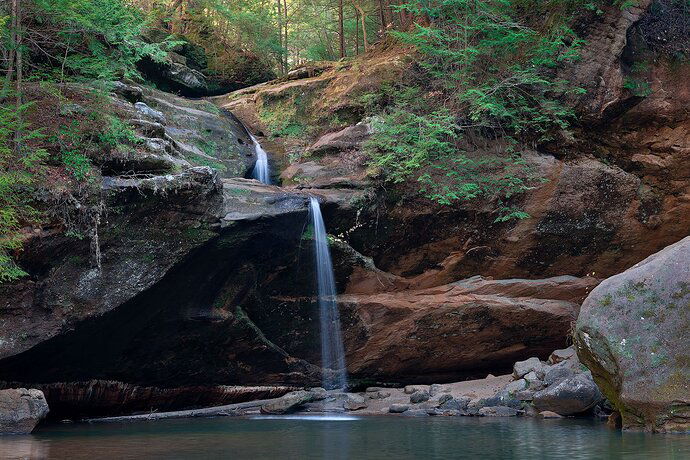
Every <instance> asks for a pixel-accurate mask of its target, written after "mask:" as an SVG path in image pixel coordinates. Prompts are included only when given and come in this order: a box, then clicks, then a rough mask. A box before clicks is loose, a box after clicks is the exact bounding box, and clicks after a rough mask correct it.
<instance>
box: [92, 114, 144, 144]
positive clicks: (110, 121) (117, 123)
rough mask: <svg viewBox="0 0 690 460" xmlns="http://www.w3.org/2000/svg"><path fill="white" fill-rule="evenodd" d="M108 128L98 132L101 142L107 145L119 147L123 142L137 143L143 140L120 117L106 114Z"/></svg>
mask: <svg viewBox="0 0 690 460" xmlns="http://www.w3.org/2000/svg"><path fill="white" fill-rule="evenodd" d="M106 119H107V125H106V128H105V129H104V130H103V131H101V132H100V133H99V134H98V140H99V142H100V143H101V144H102V145H104V146H107V147H117V146H119V145H122V144H130V145H136V144H141V143H142V142H143V140H142V139H141V138H139V137H137V135H136V133H135V132H134V129H132V127H131V126H130V125H129V124H127V123H125V122H124V121H122V120H121V119H120V118H117V117H113V116H111V115H107V116H106Z"/></svg>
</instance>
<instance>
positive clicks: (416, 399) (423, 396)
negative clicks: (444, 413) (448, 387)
mask: <svg viewBox="0 0 690 460" xmlns="http://www.w3.org/2000/svg"><path fill="white" fill-rule="evenodd" d="M430 397H431V396H430V395H429V392H428V391H416V392H414V393H413V394H412V396H410V402H411V403H412V404H419V403H421V402H424V401H428V400H429V398H430Z"/></svg>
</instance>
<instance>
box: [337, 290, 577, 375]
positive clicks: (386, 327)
mask: <svg viewBox="0 0 690 460" xmlns="http://www.w3.org/2000/svg"><path fill="white" fill-rule="evenodd" d="M523 282H524V283H525V284H526V285H529V284H530V283H531V282H532V281H528V280H523ZM569 282H570V283H571V284H572V283H573V280H569ZM486 283H487V286H488V285H489V284H490V282H489V281H487V282H486ZM583 283H584V284H586V283H587V281H584V282H583ZM496 284H497V285H500V284H501V282H500V281H499V282H496ZM505 284H507V285H508V286H509V288H508V289H507V290H508V291H510V290H511V289H514V288H515V283H505ZM486 289H489V288H488V287H486ZM563 289H564V290H568V289H567V287H564V288H563ZM500 292H501V289H500V287H498V286H494V288H493V293H492V294H490V295H478V294H468V293H466V292H465V291H464V290H463V288H462V287H458V286H454V285H449V286H443V287H439V288H431V289H427V290H420V291H401V292H392V293H381V294H374V295H345V296H341V297H340V298H339V301H340V305H341V311H343V314H344V316H345V317H346V319H345V320H344V326H345V341H346V353H347V362H348V370H349V372H350V373H351V374H354V375H355V376H367V377H375V378H382V379H397V380H418V381H419V380H421V381H424V380H426V381H434V380H435V381H439V380H442V379H446V380H448V379H452V378H453V377H459V376H462V375H467V374H468V373H473V372H476V371H477V370H478V369H481V368H492V369H498V368H501V366H503V367H506V368H508V367H510V366H511V365H512V363H513V362H515V361H516V360H518V359H524V358H527V357H529V356H532V355H537V356H544V357H546V356H548V354H549V353H550V352H551V351H552V350H553V349H554V348H560V347H562V346H564V345H565V343H566V338H567V336H568V331H569V329H570V327H571V326H570V325H571V323H572V322H573V321H574V319H575V318H576V316H577V311H578V304H577V303H574V302H568V301H565V300H553V299H543V298H530V297H509V296H505V295H503V296H502V295H501V294H500ZM561 295H562V294H561ZM556 296H558V294H556Z"/></svg>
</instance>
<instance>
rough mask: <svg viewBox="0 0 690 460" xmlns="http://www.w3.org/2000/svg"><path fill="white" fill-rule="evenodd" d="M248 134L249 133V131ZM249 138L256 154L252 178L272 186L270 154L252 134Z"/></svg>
mask: <svg viewBox="0 0 690 460" xmlns="http://www.w3.org/2000/svg"><path fill="white" fill-rule="evenodd" d="M247 132H248V133H249V131H247ZM249 137H251V139H252V142H254V152H256V165H254V170H253V171H252V177H253V178H254V179H257V180H258V181H259V182H262V183H264V184H270V183H271V172H270V170H269V168H268V154H267V153H266V151H265V150H264V149H263V147H261V144H260V143H259V141H258V140H257V139H256V137H254V135H253V134H252V133H249Z"/></svg>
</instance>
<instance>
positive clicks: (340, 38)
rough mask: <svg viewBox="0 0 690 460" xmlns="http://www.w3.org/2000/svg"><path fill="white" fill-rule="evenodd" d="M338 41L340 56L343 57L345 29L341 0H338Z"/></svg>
mask: <svg viewBox="0 0 690 460" xmlns="http://www.w3.org/2000/svg"><path fill="white" fill-rule="evenodd" d="M338 43H339V45H340V46H339V49H340V58H341V59H342V58H344V57H345V31H344V25H343V0H338Z"/></svg>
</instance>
